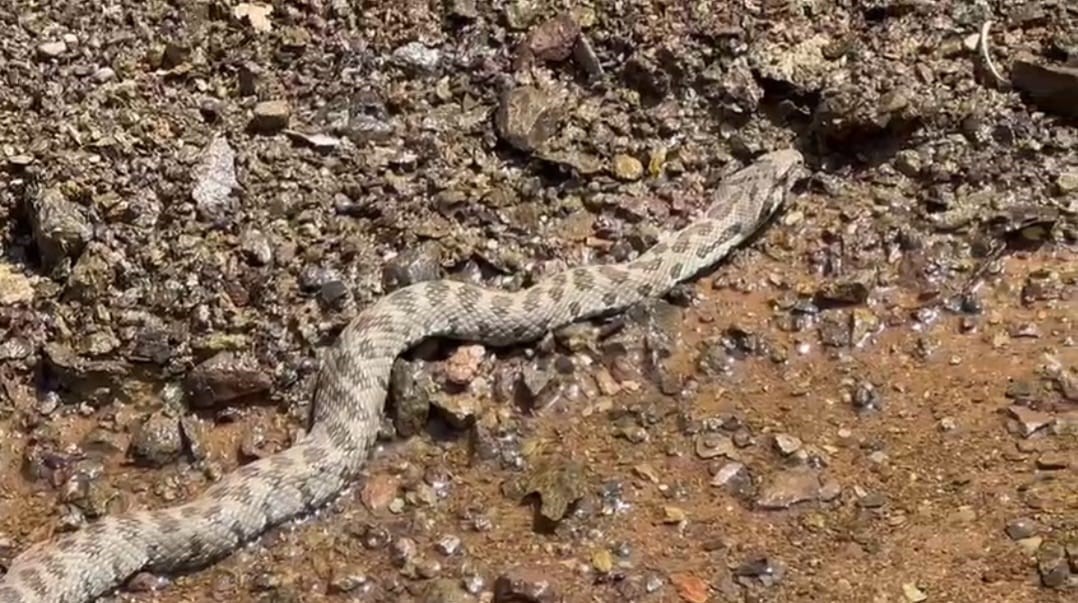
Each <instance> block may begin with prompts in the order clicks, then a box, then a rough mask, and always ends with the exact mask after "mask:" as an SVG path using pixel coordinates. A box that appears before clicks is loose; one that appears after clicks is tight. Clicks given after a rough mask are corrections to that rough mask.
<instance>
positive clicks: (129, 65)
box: [0, 0, 1078, 603]
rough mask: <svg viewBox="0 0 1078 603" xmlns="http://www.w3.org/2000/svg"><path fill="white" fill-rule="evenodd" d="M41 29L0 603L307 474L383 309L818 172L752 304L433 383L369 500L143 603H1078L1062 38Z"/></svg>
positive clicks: (4, 399) (254, 10)
mask: <svg viewBox="0 0 1078 603" xmlns="http://www.w3.org/2000/svg"><path fill="white" fill-rule="evenodd" d="M9 5H10V6H13V8H14V10H6V11H5V12H4V14H3V15H0V25H2V28H3V31H4V32H5V33H4V35H3V36H0V63H2V65H3V69H2V70H0V72H2V76H0V77H2V78H3V85H2V86H0V116H2V119H0V162H2V163H3V168H4V172H3V174H2V179H0V251H2V252H3V253H2V254H0V569H2V568H5V567H6V566H7V564H8V562H9V561H10V560H11V559H12V558H13V557H14V556H15V555H17V554H18V552H19V551H21V550H23V549H24V548H25V547H26V546H28V545H30V544H31V543H34V542H38V541H40V540H43V539H46V538H48V537H49V536H50V535H51V534H54V533H56V532H58V531H63V530H70V529H77V528H78V527H79V526H81V525H84V524H85V523H86V522H92V521H93V520H94V518H95V517H98V516H100V515H103V514H113V513H122V512H123V511H124V510H125V509H134V508H147V507H150V508H153V507H162V506H167V505H169V504H174V503H176V502H177V501H180V500H184V499H187V498H190V497H194V496H197V495H198V493H199V492H200V491H202V490H203V489H205V487H206V485H207V484H208V483H209V482H210V481H212V480H213V479H215V477H216V476H219V475H220V474H221V473H222V472H226V471H228V470H230V469H232V468H235V467H236V466H237V465H239V464H241V463H243V462H246V461H248V460H250V459H251V458H254V457H257V456H260V455H264V454H269V453H272V452H273V451H275V450H278V449H281V448H283V447H286V446H287V445H288V442H289V441H290V439H291V437H292V436H293V435H294V434H295V433H296V432H297V430H299V429H301V428H302V427H303V425H304V423H303V418H304V417H305V416H306V412H307V410H308V406H307V405H308V403H309V402H308V394H309V391H310V385H311V379H312V377H313V375H314V372H315V370H316V367H317V362H316V358H317V350H318V349H319V348H321V347H323V346H325V345H329V344H331V343H332V341H333V338H334V336H335V334H336V333H337V332H338V331H339V330H340V328H341V327H342V326H343V325H344V324H346V322H347V320H348V319H349V318H350V317H352V316H354V315H355V313H356V311H358V310H359V309H361V308H362V307H363V306H364V305H366V304H368V303H370V301H371V300H373V299H376V298H377V297H379V296H380V295H382V294H384V293H385V292H386V291H387V290H390V289H392V288H394V287H397V286H400V285H401V284H406V283H407V282H412V281H415V280H421V279H424V278H433V277H437V276H444V275H448V276H450V277H452V278H463V279H470V280H473V281H476V282H483V283H486V284H488V285H491V286H501V287H521V286H526V285H527V284H528V283H530V282H533V281H534V280H536V279H538V278H541V277H542V276H543V275H546V274H550V273H552V272H554V271H556V270H558V269H560V268H563V267H566V266H573V265H578V264H580V263H585V262H608V261H620V260H623V259H625V258H629V257H632V256H633V255H634V254H636V253H638V252H640V251H641V250H642V249H644V248H646V247H647V246H648V245H650V244H652V243H653V242H654V241H655V240H656V237H657V235H658V233H660V232H661V231H662V230H664V229H670V228H676V227H679V226H682V225H684V224H686V223H687V222H688V221H689V220H690V219H691V216H692V211H693V210H694V209H696V208H700V207H703V206H704V205H706V203H707V194H706V193H707V190H708V188H709V187H710V186H711V185H712V184H713V183H714V182H716V181H718V180H719V179H721V177H722V176H723V175H725V174H728V173H730V172H732V171H734V170H736V169H737V168H738V167H740V166H742V165H744V164H746V163H749V162H751V161H752V158H753V157H755V156H756V155H758V154H760V153H762V152H765V151H768V150H771V149H777V148H782V147H786V146H794V147H797V148H799V149H800V150H801V151H802V152H803V153H804V154H805V155H806V157H807V159H808V168H809V169H808V174H807V177H806V178H805V180H804V181H803V182H802V183H800V185H799V187H798V195H797V196H796V198H794V199H793V200H792V201H791V203H790V204H789V205H788V206H787V207H786V208H784V210H783V211H782V214H781V215H780V216H779V217H778V218H777V219H776V220H774V221H773V223H771V224H770V225H768V226H767V227H766V228H765V229H764V231H763V232H762V233H761V234H760V236H759V237H757V238H756V239H755V240H754V241H752V242H751V243H750V244H747V245H746V246H745V247H744V248H743V249H740V250H738V251H736V252H735V253H734V254H733V255H732V256H731V257H730V258H729V260H728V261H726V262H724V263H723V264H722V265H720V266H719V267H717V269H716V270H715V271H714V272H713V273H710V274H707V275H704V276H703V277H701V278H700V279H698V280H696V281H694V282H693V283H691V284H689V285H687V286H685V287H682V288H679V289H678V290H677V291H675V292H674V293H673V294H671V295H670V296H669V297H668V298H667V299H666V300H664V301H657V302H656V303H653V304H647V305H645V306H643V307H641V308H636V309H634V310H633V311H631V312H629V313H627V314H626V316H624V317H617V318H614V319H611V320H608V321H603V322H596V323H595V324H594V325H584V326H578V327H574V328H569V329H566V330H563V331H562V332H560V333H559V334H558V335H557V336H556V337H549V338H546V339H544V340H543V341H542V342H538V343H537V344H535V345H530V346H522V347H519V348H515V349H511V350H492V349H485V348H482V347H475V346H471V347H469V346H463V347H462V346H459V345H456V344H450V343H448V342H440V343H436V344H434V345H427V346H422V349H419V350H417V351H415V353H414V354H411V355H410V356H409V358H408V359H404V360H402V361H401V362H400V363H399V364H398V366H397V372H398V375H397V377H398V378H396V379H395V380H394V389H393V392H392V397H393V401H392V408H391V413H390V417H391V419H390V420H387V423H386V427H385V437H384V438H383V441H382V443H381V446H380V447H379V449H378V450H377V451H376V452H375V454H374V455H373V458H372V460H371V462H370V463H369V465H368V468H367V472H366V473H367V475H366V476H365V478H364V479H363V480H361V481H360V482H359V483H357V484H356V486H355V487H354V488H353V489H352V490H351V491H349V492H347V493H345V494H344V495H343V496H342V497H341V498H340V499H339V500H338V501H337V502H335V503H334V504H333V505H332V506H331V507H330V508H328V509H326V510H323V511H321V512H319V513H317V514H316V515H315V516H313V517H310V518H305V519H304V520H303V521H301V522H298V523H294V524H290V525H287V526H284V527H281V528H277V529H273V530H271V531H270V532H268V533H267V534H266V535H265V536H264V537H263V538H262V539H261V540H259V541H258V542H256V543H253V544H252V545H251V546H249V547H247V548H245V549H243V550H242V551H239V552H237V553H236V554H235V555H233V556H231V557H229V558H227V559H225V560H222V561H221V562H219V563H217V564H215V565H213V566H211V567H209V568H205V569H202V570H199V571H195V572H192V573H190V574H187V575H181V576H149V575H139V576H136V577H135V578H134V579H133V580H132V581H131V583H129V584H128V585H126V586H125V587H124V588H123V589H122V590H121V591H119V592H118V593H116V594H115V595H114V597H113V598H114V599H115V600H124V601H162V602H178V601H206V600H234V601H322V600H328V601H352V600H355V601H422V602H431V603H434V602H441V603H445V602H451V601H452V602H456V601H490V600H493V601H517V600H519V601H542V602H547V601H563V600H564V601H572V602H576V601H688V602H703V601H731V602H733V601H745V602H749V601H760V602H762V601H789V602H801V601H827V602H858V603H859V602H872V603H875V602H881V603H882V602H906V603H916V602H919V601H928V602H949V603H950V602H954V603H960V602H978V603H980V602H984V601H1001V602H1013V603H1022V602H1030V603H1032V602H1038V603H1040V602H1049V603H1050V602H1060V603H1061V602H1063V601H1072V600H1074V598H1075V596H1076V593H1078V348H1076V337H1078V330H1076V328H1075V321H1076V319H1078V311H1076V309H1078V303H1076V283H1078V262H1076V261H1075V260H1076V259H1078V247H1076V238H1078V237H1076V230H1075V219H1074V216H1075V215H1076V210H1078V128H1076V125H1075V123H1074V122H1073V117H1074V116H1073V114H1071V115H1070V116H1068V114H1067V112H1068V109H1067V104H1066V99H1067V98H1070V99H1078V96H1075V95H1076V94H1078V92H1076V91H1078V71H1075V68H1078V38H1075V32H1078V27H1076V22H1078V11H1076V10H1075V9H1074V7H1073V6H1068V3H1067V2H1065V1H1061V2H1053V1H1048V0H1046V1H1040V2H1038V1H1031V2H1025V3H1010V2H982V3H966V2H953V3H952V2H921V1H910V0H893V1H887V0H881V1H876V2H858V3H852V2H837V1H828V0H821V1H815V2H792V1H787V2H783V1H775V2H772V1H764V2H757V3H710V2H696V3H689V2H671V1H664V2H631V1H623V2H580V3H574V4H573V5H572V6H562V5H561V4H560V3H546V2H526V1H517V2H512V1H511V2H501V1H493V2H491V1H486V0H476V1H469V0H448V1H446V2H444V3H443V2H439V1H435V0H431V1H429V2H427V1H422V2H417V1H413V0H404V1H401V2H381V1H366V2H347V1H344V0H302V1H294V2H275V3H273V4H272V8H273V10H272V11H271V12H269V13H268V14H266V13H265V9H266V7H268V6H269V4H265V5H264V4H259V3H251V4H244V3H238V2H226V1H223V0H210V1H176V2H159V1H150V2H145V3H121V2H106V3H104V4H102V5H94V6H91V5H89V4H79V3H75V4H72V3H66V2H59V1H55V2H50V1H43V2H27V1H24V0H18V1H16V2H13V3H9ZM564 9H569V10H568V11H567V12H564ZM243 15H247V16H243ZM989 19H991V20H992V21H993V25H992V28H991V30H990V33H989V38H990V40H991V43H990V45H989V47H988V51H989V53H990V55H992V56H994V57H995V59H994V62H995V64H996V65H997V66H998V68H999V69H1000V70H1001V71H1002V75H1003V76H1004V77H1008V74H1009V73H1011V71H1012V70H1013V71H1015V73H1017V72H1018V71H1020V70H1022V69H1024V70H1025V71H1023V72H1022V73H1025V74H1026V76H1027V78H1028V79H1023V80H1021V85H1018V86H1017V88H1018V89H1011V88H1009V87H1008V86H1006V85H1005V84H1001V83H1000V82H997V81H995V79H994V77H993V76H992V74H991V73H990V71H989V70H988V69H986V68H985V65H984V62H983V58H982V57H981V52H980V49H979V46H978V45H977V40H978V38H977V36H978V34H979V32H980V31H981V26H982V24H983V23H984V22H985V21H986V20H989ZM1019 60H1021V61H1026V63H1025V64H1024V65H1025V66H1024V67H1023V66H1019V65H1018V61H1019ZM1030 65H1032V66H1033V67H1030ZM1041 66H1043V69H1047V70H1051V73H1052V74H1055V75H1053V76H1052V77H1056V78H1058V79H1056V80H1052V81H1054V82H1058V87H1056V88H1051V89H1049V87H1048V86H1047V84H1045V82H1046V81H1048V79H1047V77H1045V78H1042V79H1038V76H1036V74H1034V75H1033V76H1030V75H1029V72H1030V70H1031V69H1033V70H1036V69H1041V68H1042V67H1041ZM1036 73H1041V72H1039V71H1038V72H1036ZM1068 78H1069V79H1068ZM1015 82H1016V84H1017V83H1018V82H1019V80H1018V78H1017V77H1016V80H1015ZM1053 95H1055V96H1054V97H1053ZM1067 95H1070V96H1067ZM1059 98H1063V103H1062V104H1060V103H1059ZM1073 102H1074V103H1078V100H1074V101H1073ZM1072 106H1073V105H1072ZM1068 120H1069V121H1068ZM215 137H218V141H219V142H218V144H221V143H222V141H224V142H223V144H226V145H227V149H225V152H223V153H221V152H219V151H220V147H217V151H214V150H213V148H214V147H213V145H212V144H211V141H213V140H214V138H215ZM215 153H216V155H215ZM230 153H233V154H234V155H235V161H234V162H233V161H232V160H231V156H230ZM215 157H216V161H217V164H216V165H217V167H218V169H220V170H223V172H217V174H218V175H221V174H222V173H223V174H224V180H228V179H229V174H230V173H231V171H232V170H233V169H234V171H235V179H236V182H235V186H226V187H225V190H224V192H225V193H226V194H223V195H218V194H216V192H215V190H210V192H209V193H206V190H207V188H206V187H205V182H206V181H207V171H206V170H204V169H202V168H200V167H199V166H200V162H205V161H207V158H209V160H210V161H211V163H212V161H214V160H215V159H214V158H215ZM222 157H223V159H222ZM221 166H224V167H221ZM210 188H211V189H212V187H210ZM207 384H209V385H207ZM210 386H212V387H210ZM232 394H235V395H232ZM559 502H561V503H565V505H566V506H565V509H564V512H563V513H562V512H559V511H560V510H559V509H557V508H554V509H553V510H551V507H557V506H558V504H557V503H559ZM514 597H515V598H514Z"/></svg>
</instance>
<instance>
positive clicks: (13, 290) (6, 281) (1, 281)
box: [0, 261, 34, 306]
mask: <svg viewBox="0 0 1078 603" xmlns="http://www.w3.org/2000/svg"><path fill="white" fill-rule="evenodd" d="M32 299H34V287H33V286H32V284H31V281H30V279H29V277H27V276H26V275H24V274H22V273H20V272H18V271H17V270H15V267H14V266H12V265H11V264H8V263H7V262H3V261H0V306H10V305H14V304H23V303H26V302H29V301H31V300H32Z"/></svg>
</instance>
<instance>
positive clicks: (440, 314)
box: [0, 149, 803, 603]
mask: <svg viewBox="0 0 1078 603" xmlns="http://www.w3.org/2000/svg"><path fill="white" fill-rule="evenodd" d="M802 163H803V158H802V156H801V154H800V153H798V152H797V151H795V150H790V149H787V150H781V151H775V152H772V153H768V154H766V155H763V156H761V157H760V158H759V159H758V160H757V161H756V162H755V163H753V164H752V165H750V166H749V167H746V168H744V169H742V170H741V171H739V172H736V173H735V174H733V175H732V176H730V177H729V178H727V179H726V180H724V181H723V182H722V183H720V184H719V185H718V187H717V188H716V190H715V191H714V195H713V200H712V203H711V205H710V207H709V208H708V209H707V211H706V212H705V213H704V215H703V216H701V217H700V218H699V219H696V220H695V221H693V222H692V223H691V224H690V225H689V226H687V227H686V228H684V229H682V230H680V231H678V232H675V233H671V235H670V236H669V237H667V238H666V239H665V240H664V241H662V242H660V243H658V244H656V245H655V246H653V247H652V248H651V249H649V250H648V251H646V252H645V253H643V254H641V255H640V256H639V257H638V258H637V259H635V260H633V261H630V262H626V263H622V264H608V265H593V266H586V267H579V268H573V269H569V270H566V271H564V272H561V273H558V274H555V275H553V276H551V277H549V278H547V279H545V280H543V281H541V282H539V283H537V284H535V285H533V286H531V287H529V288H527V289H524V290H521V291H517V292H505V291H498V290H493V289H486V288H482V287H477V286H475V285H471V284H467V283H463V282H457V281H452V280H437V281H426V282H420V283H416V284H413V285H410V286H408V287H404V288H402V289H398V290H396V291H394V292H392V293H390V294H388V295H386V296H385V297H383V298H381V299H380V300H378V301H377V302H375V303H374V304H371V305H370V306H369V307H367V308H366V309H364V310H363V311H362V312H361V313H360V314H359V315H358V316H357V317H356V318H355V319H354V320H353V321H352V322H351V323H350V324H349V325H348V326H347V327H346V328H345V329H344V330H343V331H342V332H341V334H340V336H339V338H338V341H337V343H336V345H334V346H332V347H330V348H329V349H327V350H326V351H325V353H324V355H323V358H322V360H321V366H320V369H319V373H318V375H317V378H316V384H315V388H314V399H313V400H314V402H313V407H312V412H311V424H310V427H309V429H308V431H307V432H306V433H305V434H304V435H303V436H301V437H300V438H298V440H297V442H296V443H295V444H294V445H293V446H292V447H290V448H288V449H286V450H283V451H281V452H279V453H277V454H275V455H272V456H269V457H266V458H262V459H259V460H257V461H255V462H252V463H250V464H247V465H245V466H243V467H241V468H239V469H237V470H236V471H234V472H232V473H230V474H228V475H226V476H224V478H222V479H221V480H220V481H219V482H217V483H215V484H213V485H212V486H210V487H209V488H207V489H206V490H205V492H204V493H203V494H202V495H201V496H198V497H197V498H195V499H194V500H192V501H190V502H187V503H185V504H182V505H179V506H175V507H170V508H164V509H158V510H150V511H136V512H133V513H129V514H124V515H117V516H109V517H105V518H103V519H101V520H99V521H96V522H94V523H92V524H90V525H88V526H86V527H84V528H83V529H80V530H77V531H75V532H71V533H68V534H65V535H62V536H59V537H58V538H56V539H54V540H52V541H47V542H43V543H38V544H36V545H33V546H31V547H30V548H28V549H27V550H26V551H24V552H23V553H22V554H21V555H19V556H18V557H16V558H15V559H14V560H13V562H12V563H11V566H10V567H9V568H8V571H7V573H6V574H5V575H4V576H3V577H2V578H0V603H83V602H86V601H92V600H94V599H96V598H98V597H100V596H102V595H104V594H107V593H110V592H112V591H114V590H115V589H116V588H118V587H120V586H121V585H122V584H123V583H124V582H125V581H126V580H127V579H128V578H130V577H131V576H132V575H134V574H135V573H137V572H140V571H149V572H154V573H162V574H164V573H169V572H176V571H181V570H190V569H197V568H199V567H202V566H205V565H208V564H210V563H212V562H213V561H215V560H219V559H221V558H223V557H225V556H227V555H229V554H230V553H231V552H232V551H234V550H235V549H236V548H237V547H239V546H240V545H242V544H244V543H246V542H249V541H251V540H253V539H255V538H257V537H258V536H260V535H261V534H262V533H263V532H264V531H265V530H266V529H268V528H270V527H271V526H275V525H279V524H280V523H282V522H284V521H286V520H288V519H292V518H296V517H299V516H302V515H304V514H306V513H310V512H312V511H313V510H315V509H317V508H319V507H321V506H323V505H325V504H326V503H328V502H330V501H331V500H332V499H333V498H334V497H335V496H336V495H337V494H338V493H339V492H340V491H341V490H342V489H344V487H345V486H346V485H348V484H349V483H350V482H351V480H353V479H354V478H355V477H356V476H357V474H358V472H359V470H360V468H361V466H362V465H363V463H364V462H365V461H366V459H367V456H368V451H369V449H370V448H371V446H372V445H373V443H374V440H375V437H376V434H377V432H378V429H379V425H380V423H381V416H382V412H383V408H382V407H383V403H384V401H385V399H386V395H387V387H388V383H389V375H390V369H391V368H392V365H393V362H394V360H395V359H396V357H397V355H398V354H401V353H402V352H404V351H406V350H408V349H409V348H411V347H412V346H413V345H415V344H417V343H418V342H420V341H421V340H423V339H425V338H427V337H445V338H451V339H458V340H468V341H478V342H483V343H487V344H491V345H508V344H512V343H517V342H526V341H532V340H535V339H538V338H540V337H542V336H543V335H544V334H545V333H546V332H548V331H549V330H551V329H555V328H557V327H560V326H563V325H565V324H568V323H571V322H574V321H577V320H581V319H585V318H590V317H594V316H597V315H600V314H608V313H611V312H614V311H618V310H622V309H624V308H626V307H628V306H630V305H632V304H635V303H638V302H640V301H641V300H644V299H646V298H650V297H654V296H660V295H662V294H664V293H665V292H667V291H669V290H670V288H671V287H673V286H674V285H676V284H678V283H679V282H681V281H683V280H685V279H688V278H690V277H692V276H694V275H696V274H697V273H699V272H701V271H702V270H704V269H705V268H708V267H710V266H712V265H714V264H715V263H717V262H718V261H719V260H720V259H722V258H723V257H724V256H725V255H726V254H727V253H728V252H729V251H730V249H732V248H733V247H735V246H736V245H738V244H740V243H741V242H742V241H744V240H745V239H746V238H747V237H749V236H750V235H752V234H753V232H755V231H756V230H757V229H758V228H759V227H760V226H761V225H762V224H763V223H764V222H766V221H767V219H768V218H769V217H770V216H771V215H772V214H773V213H774V211H775V210H776V209H777V208H778V207H779V206H780V205H781V204H782V202H783V200H784V199H785V198H786V196H787V194H788V193H789V191H790V189H791V187H792V184H793V182H794V181H795V180H796V179H797V177H798V176H799V175H800V172H801V169H800V168H801V165H802Z"/></svg>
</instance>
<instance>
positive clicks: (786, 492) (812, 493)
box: [756, 469, 820, 509]
mask: <svg viewBox="0 0 1078 603" xmlns="http://www.w3.org/2000/svg"><path fill="white" fill-rule="evenodd" d="M819 496H820V476H819V475H817V474H816V472H815V471H809V470H805V469H791V470H788V471H781V472H779V473H776V474H775V475H773V476H772V477H771V479H770V480H769V481H768V483H766V484H765V485H764V487H763V488H762V489H761V491H760V495H759V496H758V497H757V498H756V504H757V506H759V507H760V508H762V509H785V508H788V507H790V506H792V505H795V504H797V503H799V502H804V501H809V500H815V499H817V498H818V497H819Z"/></svg>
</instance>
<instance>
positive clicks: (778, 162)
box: [707, 149, 805, 229]
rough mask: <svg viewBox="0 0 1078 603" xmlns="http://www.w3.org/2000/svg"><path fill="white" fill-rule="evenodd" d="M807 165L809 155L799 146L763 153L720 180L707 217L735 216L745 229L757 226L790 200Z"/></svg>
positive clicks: (733, 218)
mask: <svg viewBox="0 0 1078 603" xmlns="http://www.w3.org/2000/svg"><path fill="white" fill-rule="evenodd" d="M804 164H805V157H804V156H803V155H802V154H801V153H800V152H799V151H797V150H795V149H782V150H779V151H772V152H770V153H765V154H764V155H761V156H760V157H758V158H757V160H756V161H755V162H754V163H752V164H751V165H749V166H748V167H746V168H744V169H742V170H740V171H738V172H736V173H734V174H733V175H731V176H729V177H727V178H725V179H724V180H723V181H722V182H721V183H719V186H718V187H717V188H716V189H715V193H714V195H713V197H712V204H711V208H710V209H709V210H708V212H707V216H708V217H709V218H713V219H717V220H723V219H732V220H734V221H735V223H737V224H739V225H740V226H742V227H743V229H754V228H755V227H756V226H758V225H760V224H762V223H763V222H766V221H767V219H768V217H770V216H771V214H773V213H774V212H775V210H777V209H778V208H779V207H780V206H781V205H782V203H783V202H784V201H785V200H786V196H787V194H788V193H789V192H790V190H791V189H792V188H793V185H794V183H795V182H797V181H798V180H799V179H801V178H802V177H803V176H804V173H805V170H804Z"/></svg>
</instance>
